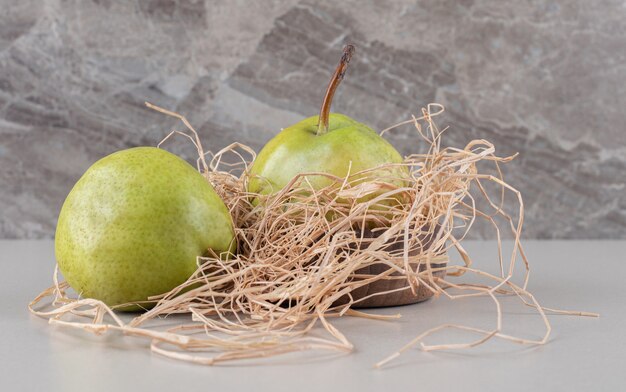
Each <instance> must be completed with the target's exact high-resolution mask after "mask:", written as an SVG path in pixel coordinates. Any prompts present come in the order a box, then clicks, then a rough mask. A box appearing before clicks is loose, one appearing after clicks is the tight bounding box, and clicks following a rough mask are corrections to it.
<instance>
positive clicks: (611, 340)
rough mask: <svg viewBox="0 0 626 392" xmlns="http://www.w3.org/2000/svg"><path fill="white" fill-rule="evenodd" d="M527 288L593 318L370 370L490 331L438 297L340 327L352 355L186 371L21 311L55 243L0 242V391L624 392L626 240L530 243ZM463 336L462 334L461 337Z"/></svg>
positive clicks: (487, 312)
mask: <svg viewBox="0 0 626 392" xmlns="http://www.w3.org/2000/svg"><path fill="white" fill-rule="evenodd" d="M493 245H494V243H493V242H468V243H467V249H468V251H469V252H470V253H471V254H473V256H474V258H475V260H476V263H477V265H478V266H482V265H489V264H492V263H493V262H494V260H493V257H494V255H495V253H494V252H493V249H494V248H493ZM526 250H527V252H528V256H529V258H530V261H531V263H532V269H533V276H532V278H531V283H530V288H531V290H532V291H533V293H534V294H535V295H536V297H537V298H538V299H539V300H540V301H541V302H542V303H543V304H544V305H545V306H552V307H560V308H565V309H577V310H587V311H594V312H599V313H600V314H601V317H600V318H598V319H591V318H577V317H569V316H552V317H550V321H551V322H552V326H553V333H552V336H551V338H550V341H549V343H548V344H546V345H545V346H541V347H523V346H518V345H514V344H509V343H501V342H492V343H489V344H488V345H485V346H484V347H481V348H478V349H475V350H469V351H448V352H438V353H423V352H420V351H418V350H417V349H414V350H410V351H409V352H408V353H406V354H405V355H404V356H402V357H400V358H399V359H398V360H397V361H396V362H393V363H392V364H390V365H389V366H388V367H387V368H384V369H381V370H375V369H372V364H373V363H375V362H376V361H378V360H380V359H381V358H383V357H384V356H385V355H387V354H389V353H390V351H392V350H394V349H397V348H398V347H400V346H401V345H402V344H404V343H405V342H406V341H407V340H409V339H411V338H412V337H414V336H415V335H417V334H418V333H420V332H421V331H423V330H424V329H426V328H428V327H431V326H435V325H438V324H440V323H444V322H448V321H454V322H463V323H465V324H470V325H474V326H486V325H488V324H489V323H491V322H492V321H493V306H492V305H491V304H490V303H488V302H480V301H473V300H472V301H470V300H467V301H460V302H449V301H446V300H443V299H440V300H436V301H428V302H426V303H423V304H418V305H411V306H406V307H399V308H389V309H385V310H378V311H376V312H380V313H386V314H392V313H398V312H399V313H401V314H402V315H403V318H401V319H400V320H397V321H392V322H379V321H366V320H360V319H351V318H346V319H341V320H338V321H337V323H336V325H337V326H338V327H339V328H340V329H341V330H342V331H343V332H344V333H345V334H346V336H347V337H348V338H349V339H350V340H351V341H352V342H353V343H354V344H355V347H356V349H355V351H354V352H353V353H351V354H349V355H328V354H324V353H300V354H297V355H290V356H287V357H281V358H276V359H271V360H267V361H256V362H255V363H246V364H227V365H221V366H215V367H203V366H200V365H189V364H184V363H181V362H176V361H173V360H169V359H165V358H162V357H159V356H157V355H152V354H150V352H149V351H148V350H147V349H146V347H145V344H144V343H143V342H140V341H136V340H134V339H132V338H128V337H126V338H125V337H121V336H117V335H115V334H113V335H108V336H104V337H94V336H92V335H89V334H86V333H82V332H69V331H67V330H63V329H59V328H51V327H50V326H48V325H47V323H46V322H45V320H43V319H40V318H37V317H34V316H31V315H30V314H29V313H28V312H27V310H26V304H27V303H28V302H29V301H30V300H31V299H32V298H33V297H34V296H35V295H36V294H37V293H38V292H39V291H40V290H41V289H42V288H44V287H47V286H48V285H49V283H50V275H51V272H52V268H53V265H54V257H53V246H52V242H51V241H0V266H2V274H0V342H1V344H0V347H1V350H0V390H2V391H7V392H8V391H37V390H42V391H43V390H45V391H51V392H54V391H85V390H89V391H130V390H133V391H147V390H153V391H192V390H200V389H202V390H211V391H239V390H241V391H251V390H254V391H266V390H267V391H333V390H342V391H351V390H354V391H381V390H389V391H396V390H397V391H409V390H419V391H432V390H436V391H440V392H446V391H455V392H458V391H511V392H514V391H525V392H527V391H621V390H624V389H626V381H625V380H626V379H625V378H624V369H626V334H625V333H624V325H626V313H625V312H624V309H625V307H624V302H623V301H624V298H625V297H626V292H625V289H624V284H623V283H624V278H626V263H625V261H626V260H625V259H626V257H625V256H624V255H625V254H626V242H624V241H621V242H617V241H615V242H600V241H577V242H573V241H572V242H563V241H553V242H537V241H529V242H527V243H526ZM504 322H505V329H506V330H507V331H509V332H520V333H521V332H526V333H527V334H528V336H529V337H533V338H537V337H539V336H540V335H541V333H542V332H543V331H542V329H541V324H540V323H539V322H538V319H537V317H536V316H534V315H532V314H531V313H529V310H528V309H526V308H522V307H513V308H512V309H508V310H506V312H505V317H504ZM466 338H467V336H466Z"/></svg>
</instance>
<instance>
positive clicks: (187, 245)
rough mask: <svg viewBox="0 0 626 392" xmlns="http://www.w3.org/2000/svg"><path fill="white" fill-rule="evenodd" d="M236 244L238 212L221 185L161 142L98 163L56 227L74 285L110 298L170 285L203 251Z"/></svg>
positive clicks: (59, 253) (130, 298) (62, 264)
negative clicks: (232, 209)
mask: <svg viewBox="0 0 626 392" xmlns="http://www.w3.org/2000/svg"><path fill="white" fill-rule="evenodd" d="M234 249H235V240H234V229H233V223H232V218H231V216H230V213H229V211H228V208H227V207H226V205H225V204H224V202H223V201H222V199H221V198H220V197H219V196H218V195H217V193H216V192H215V190H214V189H213V187H212V186H211V185H210V184H209V183H208V181H207V180H206V179H205V178H204V177H203V176H202V175H201V174H200V173H199V172H198V171H196V170H195V169H194V168H193V167H192V166H191V165H189V164H188V163H187V162H185V161H184V160H183V159H181V158H179V157H178V156H176V155H174V154H172V153H169V152H167V151H165V150H161V149H158V148H154V147H137V148H131V149H128V150H123V151H119V152H116V153H114V154H111V155H109V156H107V157H105V158H102V159H101V160H99V161H98V162H96V163H95V164H93V166H91V167H90V168H89V169H88V170H87V171H86V172H85V174H83V176H82V177H81V178H80V179H79V180H78V182H77V183H76V185H75V186H74V188H73V189H72V190H71V192H70V193H69V195H68V196H67V199H66V200H65V203H64V204H63V207H62V208H61V212H60V215H59V221H58V224H57V229H56V235H55V254H56V258H57V262H58V264H59V268H60V270H61V272H62V273H63V276H64V277H65V279H66V280H67V282H68V283H69V285H70V286H71V287H72V288H73V289H74V290H75V291H76V292H77V293H79V294H81V296H83V297H89V298H96V299H99V300H102V301H103V302H105V303H106V304H108V305H110V306H114V305H119V304H125V303H129V302H139V301H146V300H147V299H148V297H150V296H153V295H158V294H162V293H165V292H167V291H169V290H171V289H173V288H175V287H176V286H178V285H179V284H181V283H183V282H184V281H185V280H186V279H187V278H189V277H190V276H191V275H192V274H193V272H194V271H195V270H196V266H197V264H196V260H197V256H201V255H205V254H207V253H208V252H212V253H214V254H217V255H219V254H222V253H224V252H232V251H234ZM144 306H147V307H149V306H151V305H150V304H148V305H144ZM134 309H136V307H127V308H125V309H124V310H134Z"/></svg>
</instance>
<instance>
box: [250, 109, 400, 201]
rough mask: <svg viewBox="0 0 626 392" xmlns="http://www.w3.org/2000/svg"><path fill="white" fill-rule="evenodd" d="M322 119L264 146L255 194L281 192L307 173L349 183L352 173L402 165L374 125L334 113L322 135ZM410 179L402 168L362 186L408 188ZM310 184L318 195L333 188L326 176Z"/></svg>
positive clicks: (371, 176)
mask: <svg viewBox="0 0 626 392" xmlns="http://www.w3.org/2000/svg"><path fill="white" fill-rule="evenodd" d="M318 118H319V117H318V116H313V117H310V118H307V119H305V120H303V121H300V122H299V123H297V124H295V125H292V126H290V127H289V128H285V129H284V130H283V131H281V132H280V133H279V134H278V135H276V136H275V137H274V138H273V139H272V140H270V141H269V142H268V143H267V144H266V145H265V147H263V149H262V150H261V152H260V153H259V155H258V156H257V158H256V160H255V161H254V164H253V166H252V168H251V170H250V174H251V176H250V181H249V184H248V190H249V191H250V192H253V193H258V194H262V195H267V194H272V193H275V192H278V191H280V190H281V189H282V188H283V187H285V186H286V185H287V184H288V183H289V181H291V180H292V179H293V178H294V177H295V176H296V175H298V174H301V173H311V172H322V173H328V174H332V175H334V176H337V177H339V178H345V177H346V176H347V175H348V173H350V174H351V175H353V174H355V173H358V172H360V171H362V170H367V169H372V168H376V167H379V166H381V165H385V164H394V163H396V164H399V163H402V156H401V155H400V153H399V152H398V151H397V150H396V149H395V148H393V146H392V145H391V144H389V143H388V142H387V141H386V140H385V139H383V138H382V137H381V136H379V135H378V134H377V133H376V132H375V131H374V130H372V129H371V128H369V127H368V126H366V125H364V124H361V123H359V122H357V121H355V120H353V119H351V118H350V117H348V116H344V115H343V114H338V113H331V114H330V117H329V126H328V131H327V132H325V133H322V134H319V135H318V134H317V132H318ZM407 177H408V169H407V168H406V167H405V166H400V165H398V166H391V167H386V168H384V169H379V170H376V171H372V172H370V173H368V174H367V175H366V176H364V177H360V178H358V181H356V182H357V183H358V182H363V181H385V182H388V183H391V184H394V185H398V186H402V185H403V183H404V181H403V179H406V178H407ZM308 180H309V182H310V183H311V185H312V186H313V188H314V189H316V190H319V189H322V188H324V187H326V186H329V185H331V184H332V183H333V181H332V180H331V179H329V178H327V177H324V176H310V177H309V178H308ZM353 185H354V184H353ZM306 186H308V184H306Z"/></svg>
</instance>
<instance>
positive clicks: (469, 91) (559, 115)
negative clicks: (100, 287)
mask: <svg viewBox="0 0 626 392" xmlns="http://www.w3.org/2000/svg"><path fill="white" fill-rule="evenodd" d="M346 42H353V43H355V44H356V45H357V54H356V56H355V58H354V60H353V62H352V64H351V68H350V70H349V71H348V76H347V78H346V80H345V82H344V84H342V86H341V88H340V90H339V92H338V94H337V96H336V99H335V105H334V111H338V112H342V113H345V114H348V115H350V116H351V117H354V118H356V119H360V120H361V121H362V122H366V123H368V124H370V125H371V126H372V127H373V128H375V129H382V128H384V127H386V126H388V125H391V124H394V123H396V122H399V121H402V120H406V119H408V118H410V115H411V114H412V113H419V112H420V108H421V107H423V106H424V105H426V104H428V103H429V102H439V103H442V104H444V105H445V106H446V113H445V115H444V116H443V117H441V118H440V120H439V124H440V126H449V127H450V129H449V130H448V131H447V135H446V138H445V139H444V144H445V145H451V146H459V147H462V146H464V143H466V142H467V141H469V140H470V139H473V138H485V139H488V140H490V141H492V142H494V143H495V144H496V146H497V151H498V153H499V154H509V153H512V152H516V151H519V152H520V154H521V155H520V157H519V158H518V159H516V160H515V161H514V162H512V163H511V164H509V165H507V167H506V168H505V171H506V177H507V179H508V180H509V181H510V182H511V184H512V185H514V186H515V187H518V188H519V189H522V190H523V194H524V200H525V207H526V228H525V236H526V237H527V238H546V239H549V238H572V239H574V238H626V189H625V182H626V135H625V127H626V87H625V82H626V2H624V1H612V0H601V1H600V0H598V1H585V0H576V1H565V0H563V1H547V0H540V1H518V0H506V1H481V0H475V1H474V0H462V1H461V0H459V1H425V0H424V1H387V2H383V1H356V0H349V1H300V0H281V1H262V2H261V1H258V2H251V1H208V0H207V1H183V0H179V1H176V0H136V1H115V0H92V1H86V0H73V1H72V0H68V1H61V0H45V1H44V0H21V1H12V0H0V238H48V237H52V236H53V235H54V227H55V222H56V217H57V213H58V211H59V208H60V206H61V203H62V202H63V199H64V198H65V196H66V194H67V192H68V191H69V190H70V188H71V186H72V184H73V183H74V182H75V181H76V180H77V179H78V178H79V176H80V175H81V173H82V172H83V171H84V170H85V169H86V168H87V167H89V165H90V164H91V163H93V162H94V161H95V160H97V159H98V158H100V157H102V156H104V155H106V154H109V153H111V152H113V151H115V150H118V149H122V148H126V147H129V146H137V145H155V144H156V143H157V142H158V141H159V140H160V139H161V138H163V137H164V136H165V135H166V134H167V133H168V132H169V131H170V130H172V129H173V128H176V127H177V124H176V123H175V122H174V121H172V120H170V119H168V118H165V117H164V116H162V115H160V114H158V113H155V112H153V111H150V110H148V109H146V108H145V107H144V105H143V102H144V101H146V100H147V101H151V102H153V103H155V104H158V105H161V106H164V107H166V108H169V109H173V110H176V111H178V112H181V113H183V114H185V115H187V116H188V117H189V119H190V120H191V122H192V123H193V124H194V125H196V126H197V128H198V129H199V132H200V135H201V138H202V140H203V141H204V144H205V146H207V147H208V148H209V149H211V150H213V151H216V150H219V149H220V148H222V147H224V146H226V145H228V144H229V143H231V142H233V141H241V142H244V143H247V144H249V145H251V146H253V147H254V148H255V149H257V150H258V149H259V148H260V147H261V146H262V145H263V143H264V142H266V141H267V140H269V138H270V137H272V135H274V134H275V133H276V132H278V131H279V129H280V128H281V127H285V126H287V125H290V124H292V123H294V122H296V121H298V120H300V119H301V118H303V117H305V116H306V117H308V116H310V115H314V114H316V113H317V111H318V105H319V103H320V100H321V96H322V94H323V91H324V89H325V87H326V83H327V80H328V77H329V74H330V73H331V72H332V69H333V68H334V66H335V64H336V62H337V59H338V55H339V52H340V50H341V47H342V45H343V44H344V43H346ZM389 138H390V140H391V142H392V143H393V144H394V145H396V146H397V147H398V148H399V149H401V150H402V152H403V153H409V152H412V151H416V149H419V145H420V142H419V139H418V138H417V136H416V135H415V133H414V132H412V131H411V129H410V127H408V128H402V129H399V130H396V131H394V132H392V133H390V135H389ZM168 149H171V150H174V151H176V152H178V153H181V154H184V155H185V156H186V157H193V155H194V150H193V148H192V147H191V146H190V145H189V144H188V143H185V142H183V141H181V140H179V141H177V142H174V143H172V144H168ZM472 236H473V237H474V238H486V237H493V232H491V231H489V230H487V228H486V227H484V226H480V227H477V228H476V230H475V231H474V232H473V234H472Z"/></svg>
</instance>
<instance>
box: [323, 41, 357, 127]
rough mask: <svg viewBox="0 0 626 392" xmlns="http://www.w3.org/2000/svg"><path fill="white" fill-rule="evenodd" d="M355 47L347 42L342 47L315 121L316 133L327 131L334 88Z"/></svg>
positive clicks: (335, 88) (337, 84) (341, 76)
mask: <svg viewBox="0 0 626 392" xmlns="http://www.w3.org/2000/svg"><path fill="white" fill-rule="evenodd" d="M354 50H355V47H354V45H351V44H348V45H346V46H345V47H344V48H343V54H342V55H341V60H340V61H339V65H337V69H335V73H334V74H333V77H332V78H331V79H330V83H328V88H327V89H326V95H325V96H324V102H322V108H321V109H320V116H319V120H318V123H317V135H318V136H319V135H323V134H325V133H326V132H328V122H329V118H330V105H331V104H332V102H333V96H334V95H335V90H337V87H338V86H339V83H341V81H342V80H343V76H344V74H345V73H346V69H348V63H349V62H350V59H351V58H352V55H353V54H354Z"/></svg>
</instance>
